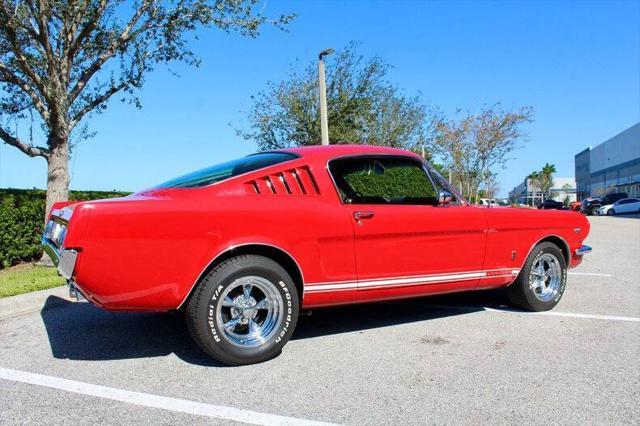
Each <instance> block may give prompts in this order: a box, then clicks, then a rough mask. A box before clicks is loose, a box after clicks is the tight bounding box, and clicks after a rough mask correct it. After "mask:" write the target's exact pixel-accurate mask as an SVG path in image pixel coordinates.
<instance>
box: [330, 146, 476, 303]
mask: <svg viewBox="0 0 640 426" xmlns="http://www.w3.org/2000/svg"><path fill="white" fill-rule="evenodd" d="M329 168H330V171H331V173H332V177H333V179H334V182H335V183H336V186H337V187H338V191H339V193H340V196H341V199H342V201H343V206H344V208H345V209H347V210H348V211H349V213H350V214H351V216H352V218H353V228H354V235H355V259H356V272H357V276H358V290H363V291H369V290H372V291H378V292H389V291H393V292H396V295H398V296H401V294H400V293H403V294H404V295H406V294H407V293H416V294H419V293H424V294H427V293H431V292H437V291H444V289H445V288H450V287H456V288H461V289H464V288H474V287H475V286H476V285H477V283H478V280H479V277H480V276H481V270H482V265H483V260H484V250H485V239H486V232H485V230H486V217H485V212H486V209H483V208H476V207H470V206H467V205H464V204H462V203H460V202H459V201H457V202H453V203H448V204H442V203H439V202H438V195H439V191H440V189H441V188H439V187H438V184H437V183H434V180H432V178H431V177H430V175H429V174H428V173H427V171H426V170H425V168H424V166H423V164H422V163H421V162H420V161H419V160H417V159H415V158H412V157H397V156H395V157H393V156H370V157H356V158H346V159H338V160H333V161H331V162H330V165H329ZM379 296H380V297H386V296H389V294H387V295H386V296H385V295H383V294H380V295H379Z"/></svg>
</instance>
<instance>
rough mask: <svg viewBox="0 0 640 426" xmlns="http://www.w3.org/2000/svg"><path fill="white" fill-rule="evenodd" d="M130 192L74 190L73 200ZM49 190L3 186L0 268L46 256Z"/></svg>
mask: <svg viewBox="0 0 640 426" xmlns="http://www.w3.org/2000/svg"><path fill="white" fill-rule="evenodd" d="M127 194H128V193H126V192H115V191H114V192H101V191H71V192H70V194H69V198H70V199H71V200H78V201H85V200H95V199H99V198H112V197H121V196H124V195H127ZM45 196H46V192H45V191H43V190H40V189H33V190H31V189H0V269H2V268H7V267H9V266H11V265H15V264H16V263H19V262H24V261H30V260H35V259H39V258H40V256H42V248H41V246H40V236H41V235H42V229H43V227H44V210H45Z"/></svg>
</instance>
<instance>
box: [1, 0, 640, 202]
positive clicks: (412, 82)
mask: <svg viewBox="0 0 640 426" xmlns="http://www.w3.org/2000/svg"><path fill="white" fill-rule="evenodd" d="M266 11H267V12H268V13H272V14H274V15H275V14H279V13H281V12H287V11H293V12H296V13H297V14H298V17H297V19H296V20H295V21H294V22H293V23H292V24H291V25H290V27H289V29H290V31H289V32H280V31H278V30H275V29H270V28H265V30H264V31H263V34H262V36H261V37H259V38H257V39H249V38H243V37H241V36H239V35H234V34H231V35H229V34H226V33H224V32H221V31H216V30H208V31H203V32H201V33H200V40H198V41H194V43H193V48H194V50H195V51H196V52H197V53H198V54H199V55H200V57H201V58H202V60H203V63H202V66H201V67H200V68H194V69H191V68H186V67H182V66H173V67H172V70H174V71H177V72H179V73H180V75H181V77H179V78H176V77H174V76H173V75H172V74H171V73H170V72H169V70H168V69H166V68H165V67H159V68H158V69H157V70H156V71H155V72H154V73H153V74H150V75H149V76H148V78H147V83H146V85H145V87H144V88H143V89H142V91H141V92H140V98H141V99H142V102H143V109H142V110H137V109H135V108H134V107H133V106H130V105H127V104H122V103H120V102H118V101H113V102H111V103H110V105H109V109H108V110H107V111H106V113H104V114H102V115H95V116H93V117H91V118H90V120H89V122H88V123H89V126H90V129H91V130H93V131H96V132H97V136H96V137H94V138H92V139H90V140H88V141H85V142H82V144H80V145H79V147H78V149H77V150H76V152H75V154H74V158H73V159H72V161H71V166H70V167H71V173H72V182H71V188H72V189H100V190H112V189H118V190H129V191H135V190H139V189H143V188H146V187H149V186H152V185H154V184H157V183H160V182H162V181H165V180H167V179H169V178H171V177H175V176H177V175H180V174H182V173H185V172H188V171H191V170H195V169H198V168H201V167H205V166H207V165H211V164H215V163H218V162H222V161H226V160H228V159H231V158H234V157H238V156H241V155H245V154H248V153H251V152H253V151H255V149H256V146H255V145H254V144H253V143H251V142H248V141H245V140H243V139H241V138H239V137H238V136H236V135H235V131H234V129H233V127H232V126H230V125H229V123H234V124H235V125H236V126H237V125H242V124H243V123H244V118H245V113H246V111H247V110H248V108H249V105H250V96H251V95H252V94H255V93H256V92H258V91H259V90H261V89H262V88H264V87H265V84H266V82H267V81H269V80H275V81H278V80H280V79H282V78H284V77H285V76H286V73H287V70H288V68H289V66H290V64H291V63H292V62H293V61H294V60H295V59H296V58H298V59H300V60H302V61H303V62H304V63H306V62H307V61H309V60H313V59H314V58H316V57H317V52H318V51H320V50H322V49H324V48H327V47H334V48H340V47H343V46H345V45H346V44H347V43H348V42H349V41H351V40H357V41H360V42H361V43H362V44H361V46H360V49H361V52H362V53H363V54H365V55H373V54H377V55H379V56H380V57H382V58H383V59H384V60H385V61H386V62H388V63H389V64H391V65H393V69H392V70H391V71H390V74H389V79H390V80H391V81H393V82H395V83H397V84H398V85H399V86H400V87H401V88H403V89H404V90H405V91H406V93H407V94H410V95H412V94H416V93H418V92H420V93H421V94H422V97H423V99H424V100H425V101H426V102H428V103H430V104H432V105H435V106H438V107H439V108H441V109H442V110H443V111H445V112H446V113H448V114H453V113H454V112H455V111H456V109H458V108H461V109H464V110H470V111H475V110H477V109H479V108H480V107H481V106H482V105H484V104H493V103H495V102H501V103H502V104H503V105H504V106H505V107H507V108H510V107H518V106H521V105H531V106H533V107H534V109H535V122H534V123H533V124H531V125H528V126H527V130H528V133H529V141H528V143H527V144H526V147H525V148H523V149H521V150H519V151H518V152H517V153H516V154H515V156H516V157H517V158H516V159H514V160H512V161H510V162H509V164H508V168H507V169H506V170H503V171H501V173H500V182H501V192H502V193H503V194H506V192H508V191H509V190H510V189H511V188H512V187H513V186H515V185H516V184H517V183H519V182H520V181H521V180H522V179H523V178H524V176H525V175H526V174H528V173H529V172H530V171H532V170H534V169H538V168H540V167H541V166H542V165H543V164H544V163H545V162H547V161H548V162H551V163H554V164H556V167H557V169H558V174H557V175H558V176H573V167H574V164H573V156H574V155H575V154H576V153H577V152H579V151H581V150H582V149H584V148H586V147H587V146H590V145H591V146H594V145H597V144H599V143H600V142H603V141H604V140H606V139H608V138H610V137H612V136H614V135H615V134H617V133H619V132H621V131H622V130H624V129H626V128H628V127H630V126H631V125H632V124H634V123H636V122H638V121H640V24H639V23H640V2H632V1H625V2H613V1H602V2H568V1H562V2H551V1H548V2H533V1H531V2H515V1H514V2H480V1H478V2H463V1H456V2H426V1H424V2H423V1H414V2H398V1H384V2H382V1H379V2H378V1H376V2H370V1H363V0H362V1H355V0H354V1H335V2H330V1H319V0H316V1H304V2H285V1H274V0H271V1H269V2H268V4H267V8H266ZM19 131H20V132H21V135H22V136H23V137H24V136H26V135H28V129H27V128H21V129H20V130H19ZM45 186H46V166H45V161H44V160H43V159H39V158H36V159H31V158H28V157H26V156H25V155H23V154H21V153H19V152H18V151H17V150H16V149H15V148H13V147H9V146H7V145H0V187H14V188H31V187H39V188H44V187H45Z"/></svg>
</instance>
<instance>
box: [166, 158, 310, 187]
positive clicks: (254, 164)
mask: <svg viewBox="0 0 640 426" xmlns="http://www.w3.org/2000/svg"><path fill="white" fill-rule="evenodd" d="M296 158H298V156H297V155H295V154H290V153H288V152H264V153H260V154H253V155H249V156H247V157H243V158H240V159H237V160H232V161H228V162H226V163H222V164H218V165H215V166H211V167H207V168H206V169H202V170H198V171H196V172H193V173H189V174H186V175H184V176H180V177H177V178H175V179H171V180H170V181H167V182H165V183H161V184H160V185H158V186H157V187H156V188H196V187H200V186H206V185H211V184H212V183H216V182H220V181H223V180H225V179H229V178H232V177H234V176H238V175H241V174H244V173H249V172H253V171H255V170H259V169H262V168H265V167H269V166H273V165H276V164H279V163H283V162H285V161H289V160H294V159H296Z"/></svg>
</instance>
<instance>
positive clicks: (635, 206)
mask: <svg viewBox="0 0 640 426" xmlns="http://www.w3.org/2000/svg"><path fill="white" fill-rule="evenodd" d="M597 212H598V214H599V215H608V216H613V215H614V214H624V213H640V198H623V199H622V200H618V201H616V202H615V203H613V204H607V205H606V206H602V207H600V208H599V209H598V210H597Z"/></svg>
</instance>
